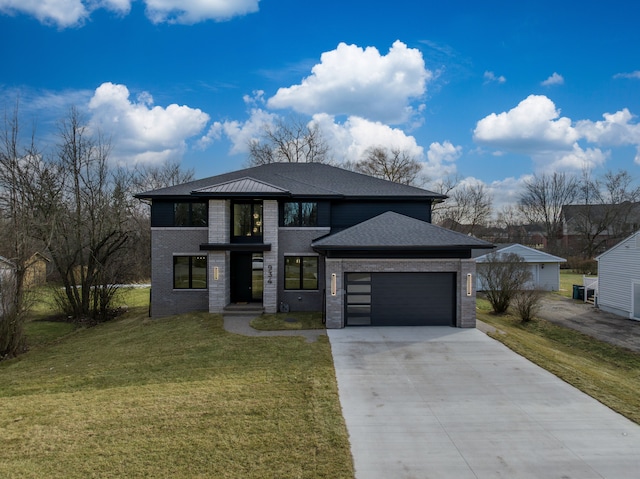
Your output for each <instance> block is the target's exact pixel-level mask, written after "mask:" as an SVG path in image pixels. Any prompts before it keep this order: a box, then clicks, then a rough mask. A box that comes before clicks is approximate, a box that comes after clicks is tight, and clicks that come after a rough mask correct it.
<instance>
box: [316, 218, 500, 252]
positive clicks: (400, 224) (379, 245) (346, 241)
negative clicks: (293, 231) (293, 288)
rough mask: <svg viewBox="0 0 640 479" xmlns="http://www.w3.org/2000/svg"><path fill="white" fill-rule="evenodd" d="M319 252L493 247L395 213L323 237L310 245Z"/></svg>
mask: <svg viewBox="0 0 640 479" xmlns="http://www.w3.org/2000/svg"><path fill="white" fill-rule="evenodd" d="M311 246H312V247H313V248H315V249H319V250H349V249H366V250H389V249H402V250H425V249H448V250H450V249H471V248H491V247H492V246H493V245H492V244H491V243H488V242H486V241H482V240H479V239H477V238H474V237H472V236H467V235H464V234H462V233H457V232H455V231H451V230H447V229H445V228H441V227H440V226H436V225H433V224H431V223H427V222H425V221H420V220H417V219H414V218H410V217H408V216H404V215H401V214H399V213H395V212H392V211H388V212H386V213H382V214H381V215H378V216H376V217H374V218H371V219H369V220H367V221H363V222H362V223H359V224H357V225H355V226H352V227H350V228H347V229H345V230H342V231H339V232H337V233H334V234H332V235H329V236H324V237H322V238H319V239H317V240H315V241H313V242H312V243H311Z"/></svg>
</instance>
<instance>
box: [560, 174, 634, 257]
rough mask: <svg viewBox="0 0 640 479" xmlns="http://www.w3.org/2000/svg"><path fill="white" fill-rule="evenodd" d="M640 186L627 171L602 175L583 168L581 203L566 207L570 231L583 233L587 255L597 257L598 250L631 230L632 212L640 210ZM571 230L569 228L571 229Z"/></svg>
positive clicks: (583, 252) (583, 250) (583, 251)
mask: <svg viewBox="0 0 640 479" xmlns="http://www.w3.org/2000/svg"><path fill="white" fill-rule="evenodd" d="M639 199H640V187H637V186H633V178H632V177H631V175H630V174H629V173H628V172H627V171H622V170H621V171H618V172H616V173H614V172H612V171H607V172H606V173H605V174H604V175H603V176H602V177H601V178H595V179H594V178H592V177H591V174H590V172H589V171H585V172H583V175H582V178H581V181H580V200H581V202H582V204H580V205H570V206H569V207H566V208H565V211H564V215H565V218H564V219H565V222H566V225H567V226H566V228H567V231H566V233H571V232H573V233H575V234H577V235H578V237H579V244H578V248H580V253H581V255H582V257H583V258H587V259H589V258H593V257H594V256H595V255H596V254H597V253H598V252H600V251H602V250H604V249H606V248H607V247H608V246H610V243H611V241H618V240H620V239H622V238H623V237H625V236H626V235H628V234H630V233H631V232H632V229H633V224H634V223H637V221H630V217H631V215H633V214H634V213H635V215H636V216H638V215H639V214H640V207H639V205H638V204H637V201H638V200H639ZM569 229H570V230H571V231H568V230H569Z"/></svg>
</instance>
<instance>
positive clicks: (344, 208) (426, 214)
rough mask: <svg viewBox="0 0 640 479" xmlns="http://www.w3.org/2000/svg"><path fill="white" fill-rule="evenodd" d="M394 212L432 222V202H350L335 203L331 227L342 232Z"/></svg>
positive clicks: (332, 210)
mask: <svg viewBox="0 0 640 479" xmlns="http://www.w3.org/2000/svg"><path fill="white" fill-rule="evenodd" d="M387 211H394V212H396V213H399V214H402V215H405V216H409V217H411V218H415V219H418V220H422V221H426V222H428V223H430V222H431V202H430V201H425V200H421V201H415V202H402V203H401V202H394V201H350V202H349V203H345V202H334V203H333V205H332V209H331V227H332V229H333V230H334V231H337V230H342V229H345V228H348V227H350V226H354V225H356V224H358V223H362V222H363V221H366V220H368V219H371V218H374V217H375V216H378V215H381V214H382V213H386V212H387Z"/></svg>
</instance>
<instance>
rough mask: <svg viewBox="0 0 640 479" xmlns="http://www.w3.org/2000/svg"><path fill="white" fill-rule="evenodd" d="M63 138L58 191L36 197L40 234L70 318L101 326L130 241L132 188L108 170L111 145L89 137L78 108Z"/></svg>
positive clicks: (64, 125)
mask: <svg viewBox="0 0 640 479" xmlns="http://www.w3.org/2000/svg"><path fill="white" fill-rule="evenodd" d="M59 135H60V136H59V137H60V144H59V145H58V148H57V158H56V159H55V160H54V165H55V167H56V169H57V175H56V178H55V180H57V183H58V184H59V185H60V186H59V187H58V189H57V190H56V189H53V188H52V187H51V186H49V187H48V188H46V190H45V191H44V193H45V195H43V196H40V197H39V198H38V200H39V201H38V202H37V205H36V206H37V207H36V209H35V211H36V212H37V213H38V215H39V218H38V219H39V220H40V221H39V223H40V225H41V226H40V227H39V228H38V231H39V234H40V238H41V239H42V240H46V241H47V243H48V245H49V253H50V255H51V257H52V259H53V263H54V265H55V268H56V270H57V272H58V274H59V276H60V278H61V280H62V283H63V286H64V299H65V305H66V309H67V314H69V315H70V316H72V317H73V318H74V319H75V320H78V321H82V320H90V321H102V320H105V319H107V318H108V315H109V312H110V311H109V308H110V303H111V300H112V299H113V296H114V294H115V291H116V288H117V287H116V286H115V285H116V284H117V283H118V282H119V281H118V280H119V273H120V271H121V270H120V269H119V268H117V267H116V265H117V264H118V260H119V258H120V257H121V255H122V254H123V252H124V250H125V247H126V245H127V240H128V238H129V230H128V228H127V226H128V222H127V219H128V215H129V211H130V202H131V200H129V195H128V194H126V193H127V192H128V191H129V186H128V185H126V184H123V177H118V176H116V175H114V174H113V171H112V170H111V169H110V167H109V164H108V156H109V151H110V145H109V143H108V142H106V141H104V140H103V139H102V138H100V137H99V136H95V135H91V134H90V132H89V130H88V129H87V128H86V126H84V124H83V122H82V119H81V117H80V114H79V113H78V111H77V110H76V109H72V110H71V111H70V113H69V116H68V117H67V118H66V119H65V120H64V121H63V122H62V123H61V127H60V133H59Z"/></svg>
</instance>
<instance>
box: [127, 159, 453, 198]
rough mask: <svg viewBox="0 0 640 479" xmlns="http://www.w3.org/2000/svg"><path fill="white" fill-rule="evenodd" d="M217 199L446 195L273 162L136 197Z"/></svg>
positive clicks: (308, 165)
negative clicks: (241, 197)
mask: <svg viewBox="0 0 640 479" xmlns="http://www.w3.org/2000/svg"><path fill="white" fill-rule="evenodd" d="M194 194H195V195H198V196H205V197H215V196H227V197H228V196H230V195H231V196H234V195H236V196H237V195H239V194H245V195H253V196H259V195H262V194H265V195H267V196H273V195H274V194H280V195H282V196H296V197H329V198H331V197H333V198H342V197H350V198H363V199H366V198H381V197H382V198H384V197H387V198H389V197H394V199H395V198H397V199H408V198H416V199H417V198H421V199H432V200H442V199H445V198H446V196H445V195H441V194H439V193H434V192H432V191H428V190H424V189H422V188H417V187H415V186H408V185H403V184H400V183H395V182H392V181H388V180H382V179H380V178H374V177H372V176H368V175H363V174H361V173H356V172H353V171H349V170H344V169H342V168H338V167H335V166H330V165H326V164H322V163H270V164H267V165H261V166H256V167H253V168H247V169H244V170H239V171H234V172H231V173H225V174H222V175H217V176H212V177H209V178H204V179H202V180H196V181H191V182H189V183H184V184H181V185H176V186H170V187H167V188H161V189H157V190H152V191H146V192H144V193H139V194H137V195H136V197H137V198H143V199H154V198H165V199H178V198H189V197H192V195H194Z"/></svg>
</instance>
